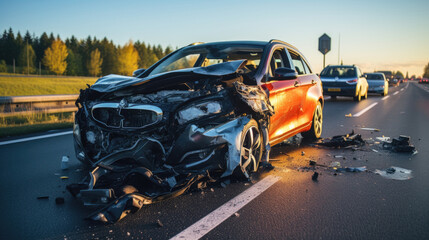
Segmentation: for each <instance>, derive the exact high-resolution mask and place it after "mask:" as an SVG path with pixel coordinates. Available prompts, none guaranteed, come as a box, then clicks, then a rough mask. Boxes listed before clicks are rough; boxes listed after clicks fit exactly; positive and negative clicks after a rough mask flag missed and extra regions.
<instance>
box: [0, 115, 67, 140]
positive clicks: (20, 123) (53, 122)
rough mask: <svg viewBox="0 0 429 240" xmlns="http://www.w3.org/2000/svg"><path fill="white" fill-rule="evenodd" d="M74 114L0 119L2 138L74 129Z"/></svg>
mask: <svg viewBox="0 0 429 240" xmlns="http://www.w3.org/2000/svg"><path fill="white" fill-rule="evenodd" d="M73 117H74V116H73V113H51V114H47V113H37V114H31V115H20V116H13V117H0V138H3V137H11V136H18V135H24V134H29V133H36V132H45V131H48V130H53V129H60V128H71V127H73V121H74V118H73Z"/></svg>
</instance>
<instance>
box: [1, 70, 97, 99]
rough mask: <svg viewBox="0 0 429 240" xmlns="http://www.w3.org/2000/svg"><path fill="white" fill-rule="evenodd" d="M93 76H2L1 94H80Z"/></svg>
mask: <svg viewBox="0 0 429 240" xmlns="http://www.w3.org/2000/svg"><path fill="white" fill-rule="evenodd" d="M96 80H97V78H93V77H61V76H60V77H55V76H12V75H10V76H0V96H24V95H51V94H78V93H79V90H80V89H85V88H86V87H87V84H89V85H92V84H94V83H95V81H96Z"/></svg>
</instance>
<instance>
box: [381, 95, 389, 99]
mask: <svg viewBox="0 0 429 240" xmlns="http://www.w3.org/2000/svg"><path fill="white" fill-rule="evenodd" d="M389 97H390V96H389V95H387V96H384V97H383V98H382V99H381V100H386V99H388V98H389Z"/></svg>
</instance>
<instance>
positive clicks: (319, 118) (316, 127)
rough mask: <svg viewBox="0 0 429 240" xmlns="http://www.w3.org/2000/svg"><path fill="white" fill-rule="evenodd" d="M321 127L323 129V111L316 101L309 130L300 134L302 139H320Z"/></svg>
mask: <svg viewBox="0 0 429 240" xmlns="http://www.w3.org/2000/svg"><path fill="white" fill-rule="evenodd" d="M322 127H323V109H322V104H321V103H320V102H319V101H317V106H316V109H315V110H314V114H313V122H312V124H311V128H310V130H309V131H307V132H303V133H301V135H302V136H303V137H304V138H307V139H311V140H316V139H318V138H320V136H321V135H322Z"/></svg>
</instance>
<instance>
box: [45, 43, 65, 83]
mask: <svg viewBox="0 0 429 240" xmlns="http://www.w3.org/2000/svg"><path fill="white" fill-rule="evenodd" d="M67 55H68V52H67V47H66V45H65V44H64V43H63V42H62V41H61V40H60V39H56V40H54V41H53V42H52V45H51V47H49V48H48V49H46V51H45V56H44V57H43V60H42V61H43V64H44V65H45V66H46V67H47V68H48V69H49V70H50V71H52V72H54V73H56V74H57V75H59V74H63V73H64V71H65V70H66V68H67V62H66V58H67Z"/></svg>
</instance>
